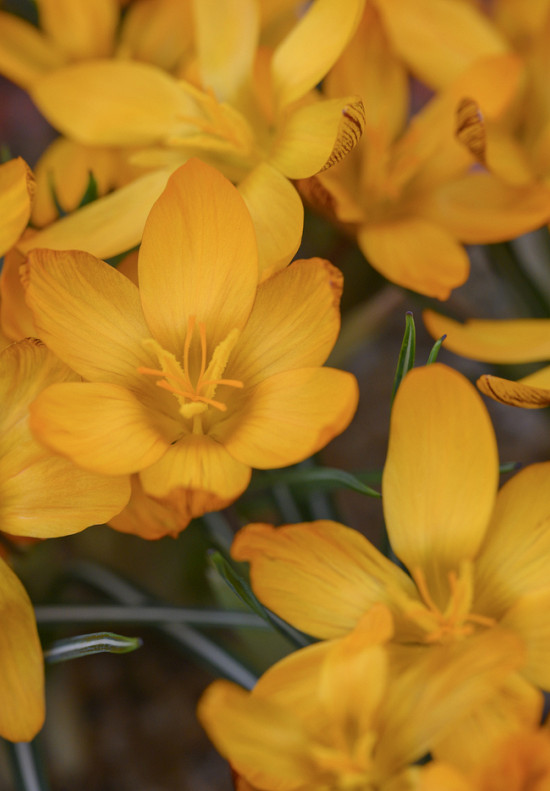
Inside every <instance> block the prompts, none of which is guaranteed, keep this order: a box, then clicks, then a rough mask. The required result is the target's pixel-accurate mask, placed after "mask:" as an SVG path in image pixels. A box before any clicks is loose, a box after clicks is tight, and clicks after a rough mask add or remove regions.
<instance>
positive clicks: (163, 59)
mask: <svg viewBox="0 0 550 791" xmlns="http://www.w3.org/2000/svg"><path fill="white" fill-rule="evenodd" d="M191 12H192V9H191V3H187V2H185V3H174V2H172V0H157V1H156V2H152V3H131V4H129V6H128V7H127V9H126V11H125V14H124V20H123V23H122V26H121V29H120V32H119V39H118V47H117V53H116V54H117V56H118V57H123V58H129V59H131V60H139V61H145V62H146V63H154V64H155V65H156V66H160V68H161V69H163V70H164V71H169V72H171V71H173V70H175V69H176V67H177V66H178V62H179V60H180V58H181V57H182V56H183V55H184V54H185V52H186V50H187V49H188V48H189V47H190V45H191V39H192V36H193V22H192V19H191Z"/></svg>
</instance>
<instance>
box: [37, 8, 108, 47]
mask: <svg viewBox="0 0 550 791" xmlns="http://www.w3.org/2000/svg"><path fill="white" fill-rule="evenodd" d="M38 6H39V12H40V27H41V28H42V30H43V31H44V32H45V33H46V34H47V36H48V37H49V38H50V41H51V42H52V44H53V46H55V48H56V49H57V50H58V51H59V52H61V53H63V54H64V55H65V57H66V58H67V60H77V59H82V60H84V59H87V58H102V57H108V56H109V55H110V54H111V50H112V47H113V40H114V38H115V32H116V29H117V26H118V23H119V13H120V6H119V4H118V2H117V0H94V2H92V3H90V2H89V1H88V0H38Z"/></svg>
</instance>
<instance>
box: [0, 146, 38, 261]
mask: <svg viewBox="0 0 550 791" xmlns="http://www.w3.org/2000/svg"><path fill="white" fill-rule="evenodd" d="M33 194H34V179H33V176H32V173H31V171H30V170H29V167H28V166H27V164H26V163H25V162H24V160H22V159H21V157H18V158H17V159H11V160H10V161H9V162H5V163H4V164H3V165H0V211H1V213H2V215H1V216H2V219H1V221H0V256H2V255H4V253H6V252H7V251H8V250H9V249H10V247H12V246H13V245H14V244H15V243H16V242H17V240H18V239H19V237H20V236H21V234H22V233H23V231H24V230H25V228H26V226H27V223H28V221H29V217H30V216H31V203H32V197H33Z"/></svg>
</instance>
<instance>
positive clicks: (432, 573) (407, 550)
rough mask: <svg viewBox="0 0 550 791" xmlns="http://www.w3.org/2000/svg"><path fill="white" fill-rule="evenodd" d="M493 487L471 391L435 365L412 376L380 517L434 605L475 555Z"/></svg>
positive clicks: (397, 413) (487, 436) (491, 442)
mask: <svg viewBox="0 0 550 791" xmlns="http://www.w3.org/2000/svg"><path fill="white" fill-rule="evenodd" d="M497 482H498V457H497V448H496V441H495V436H494V432H493V428H492V425H491V421H490V419H489V415H488V414H487V411H486V409H485V407H484V405H483V403H482V401H481V398H480V397H479V395H478V394H477V393H476V391H475V389H474V388H473V387H472V385H471V384H470V383H469V382H468V381H467V379H465V378H464V377H463V376H462V375H461V374H459V373H457V372H456V371H454V370H452V369H451V368H447V367H446V366H444V365H441V364H440V363H435V364H433V365H429V366H427V367H425V368H416V369H414V370H412V371H411V372H410V373H409V374H407V376H406V377H405V379H404V380H403V382H402V383H401V385H400V387H399V390H398V392H397V396H396V399H395V402H394V406H393V410H392V416H391V424H390V440H389V448H388V456H387V461H386V465H385V468H384V474H383V479H382V492H383V504H384V515H385V518H386V524H387V528H388V534H389V536H390V541H391V543H392V547H393V549H394V551H395V553H396V555H397V556H398V557H399V558H400V559H401V560H402V561H403V562H404V563H405V565H406V566H407V568H408V569H409V570H413V569H415V568H417V567H419V568H420V569H422V570H423V571H424V573H425V574H426V576H427V577H429V578H430V580H431V582H430V584H429V588H430V592H431V594H432V596H434V598H435V600H436V601H437V600H438V598H439V596H441V599H442V601H446V600H447V597H448V586H449V581H448V578H447V575H448V572H449V571H451V570H456V569H457V567H458V565H459V563H460V561H461V560H462V559H466V558H471V557H473V556H475V554H476V552H477V550H478V549H479V546H480V544H481V542H482V541H483V537H484V535H485V531H486V529H487V525H488V523H489V518H490V516H491V512H492V509H493V504H494V500H495V494H496V488H497ZM432 587H433V589H432Z"/></svg>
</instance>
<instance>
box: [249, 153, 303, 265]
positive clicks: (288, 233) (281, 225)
mask: <svg viewBox="0 0 550 791" xmlns="http://www.w3.org/2000/svg"><path fill="white" fill-rule="evenodd" d="M238 189H239V192H240V193H241V195H242V197H243V198H244V202H245V203H246V207H247V209H248V211H249V212H250V216H251V217H252V222H253V224H254V230H255V231H256V240H257V243H258V265H259V270H260V278H261V279H263V278H266V277H269V276H270V275H272V274H273V273H274V272H278V271H279V270H280V269H283V268H284V267H285V266H287V264H289V263H290V261H291V260H292V258H293V257H294V255H295V253H296V251H297V250H298V247H299V246H300V242H301V241H302V231H303V227H304V206H303V203H302V201H301V200H300V196H299V195H298V193H297V192H296V189H295V188H294V186H293V185H292V184H291V183H290V181H289V180H288V179H287V178H286V177H285V176H283V174H282V173H280V172H279V171H278V170H277V169H276V168H274V167H272V166H271V165H270V164H269V163H268V162H261V163H260V164H259V165H257V166H256V167H255V168H253V169H252V170H251V171H250V172H249V173H248V174H247V175H246V176H245V177H244V179H242V180H241V181H240V182H239V185H238Z"/></svg>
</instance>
